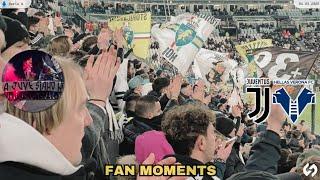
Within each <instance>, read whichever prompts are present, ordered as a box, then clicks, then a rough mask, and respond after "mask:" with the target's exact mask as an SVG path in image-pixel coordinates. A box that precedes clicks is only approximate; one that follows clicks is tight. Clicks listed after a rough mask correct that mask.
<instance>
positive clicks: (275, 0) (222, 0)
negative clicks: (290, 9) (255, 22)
mask: <svg viewBox="0 0 320 180" xmlns="http://www.w3.org/2000/svg"><path fill="white" fill-rule="evenodd" d="M104 1H106V0H104ZM106 2H118V3H148V4H205V5H207V4H211V5H217V4H270V5H272V4H289V3H292V2H293V0H200V1H199V0H121V1H120V0H108V1H106Z"/></svg>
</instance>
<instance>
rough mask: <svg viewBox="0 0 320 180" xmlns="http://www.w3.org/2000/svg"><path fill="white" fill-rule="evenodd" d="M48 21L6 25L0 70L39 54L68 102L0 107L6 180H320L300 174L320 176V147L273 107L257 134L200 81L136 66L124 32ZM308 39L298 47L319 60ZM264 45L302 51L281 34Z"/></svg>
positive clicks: (213, 43) (15, 14) (31, 18)
mask: <svg viewBox="0 0 320 180" xmlns="http://www.w3.org/2000/svg"><path fill="white" fill-rule="evenodd" d="M92 8H97V7H92ZM238 13H240V14H243V13H249V15H250V14H252V13H253V14H256V13H258V12H257V11H255V10H252V11H249V12H243V11H239V12H238ZM50 16H51V14H46V13H45V12H43V11H41V10H40V11H39V10H33V11H31V10H28V11H25V10H17V9H14V10H8V11H2V15H1V16H0V48H1V54H0V63H1V64H0V65H1V66H0V67H1V69H3V67H4V65H5V63H6V62H8V61H9V60H10V59H11V58H12V57H13V56H15V55H16V54H17V53H19V52H22V51H25V50H29V49H39V50H42V51H45V52H48V53H49V54H51V55H53V56H54V57H55V58H56V59H57V61H58V62H59V63H60V64H61V67H62V69H63V72H64V76H65V87H64V92H63V95H62V97H61V98H60V99H59V100H58V102H57V103H56V104H55V105H53V106H52V107H50V108H48V109H46V110H44V111H42V112H39V113H32V112H26V111H22V110H20V109H18V108H16V107H15V106H13V105H11V104H10V103H8V102H6V100H5V98H4V97H1V107H2V108H1V109H3V110H2V111H3V112H1V114H0V179H10V180H15V179H19V180H21V179H33V180H38V179H39V180H40V179H41V180H43V179H54V180H55V179H56V180H58V179H59V180H60V179H65V180H67V179H68V180H70V179H98V180H102V179H141V180H144V179H156V178H159V179H169V177H143V176H139V175H138V176H136V177H135V176H121V177H120V176H116V177H115V176H105V175H104V174H105V165H106V164H123V165H124V164H134V165H136V166H138V165H139V164H159V165H163V164H169V165H170V164H174V163H181V164H183V165H215V167H216V172H217V173H216V175H215V176H213V177H211V176H204V177H203V179H228V180H242V179H243V180H245V179H263V180H269V179H274V180H276V179H283V180H285V179H288V180H289V179H290V180H294V179H313V180H319V179H320V171H318V172H317V174H316V175H315V176H314V177H311V176H306V175H305V174H304V173H303V167H304V166H305V165H306V164H307V163H313V164H316V165H317V166H318V167H319V168H320V146H319V145H320V137H319V136H318V135H316V134H313V133H311V130H310V129H309V128H308V126H307V125H306V124H305V121H300V122H299V124H296V125H294V124H291V123H289V120H286V117H285V115H284V112H283V111H282V109H281V108H280V106H278V105H273V106H272V108H271V113H270V116H269V118H268V119H267V120H266V122H264V123H262V124H259V125H257V124H255V123H254V122H253V121H252V120H250V119H248V117H247V113H248V112H249V111H251V110H252V108H253V107H251V106H250V105H248V104H244V105H237V106H232V107H230V106H229V105H228V98H229V97H228V95H226V94H225V93H224V92H214V91H212V92H207V91H206V89H207V88H206V85H205V83H204V81H203V80H197V81H196V82H195V83H194V84H191V83H188V82H187V81H186V80H185V79H184V78H183V77H182V76H180V75H177V76H175V77H169V76H168V74H166V73H165V72H163V71H161V70H155V69H152V68H151V67H149V66H148V65H147V64H146V63H145V62H142V61H139V60H137V59H135V58H133V59H130V58H129V57H132V56H130V54H131V53H132V49H126V48H125V47H124V43H125V42H124V39H123V36H122V34H123V32H122V31H121V30H116V31H114V32H112V31H111V30H110V29H108V27H102V28H101V29H100V32H99V34H96V35H95V34H93V33H88V32H85V31H83V30H81V29H80V28H78V27H76V26H75V24H72V23H64V22H63V21H62V19H61V17H59V16H54V17H53V18H50ZM311 36H313V35H309V34H305V36H304V37H302V39H301V41H303V42H304V43H305V44H306V47H307V48H308V47H310V46H313V47H312V48H318V49H317V50H319V43H318V41H319V38H317V39H315V38H311ZM317 37H319V35H318V36H317ZM248 38H250V37H241V38H239V39H236V40H235V41H233V40H231V39H230V38H224V37H223V38H221V39H220V40H217V39H216V38H215V37H210V38H209V39H208V41H207V43H206V45H205V48H208V49H212V50H217V51H220V52H229V53H230V52H235V51H234V46H235V43H241V41H247V39H248ZM262 38H272V39H273V41H274V44H275V45H276V46H280V47H283V46H286V44H289V45H290V47H289V48H290V49H296V47H297V46H298V45H297V44H296V43H295V42H296V41H297V39H296V38H295V37H293V36H290V35H288V37H287V36H286V37H285V36H283V35H282V32H271V33H265V34H264V35H263V36H262ZM299 38H300V37H299ZM237 41H238V42H237ZM107 42H108V43H107ZM314 45H316V46H315V47H314ZM158 47H159V44H157V43H156V42H155V43H153V44H152V48H154V49H157V48H158ZM315 50H316V49H315ZM154 58H158V57H154ZM0 72H1V73H2V71H0ZM0 75H1V74H0ZM1 76H2V75H1ZM1 91H2V89H1ZM1 94H2V92H1ZM88 97H89V99H88ZM230 139H233V140H232V141H229V140H230ZM175 178H176V179H183V178H184V177H170V179H175ZM194 178H196V177H194Z"/></svg>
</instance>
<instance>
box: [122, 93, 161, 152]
mask: <svg viewBox="0 0 320 180" xmlns="http://www.w3.org/2000/svg"><path fill="white" fill-rule="evenodd" d="M161 120H162V110H161V106H160V102H159V100H158V98H156V97H154V96H151V95H146V96H142V97H141V98H139V100H138V101H137V103H136V105H135V117H134V119H133V120H131V123H129V124H128V125H127V126H125V127H124V129H123V133H124V141H123V142H122V143H121V144H120V155H127V154H134V143H135V140H136V138H137V136H139V135H140V134H142V133H144V132H146V131H150V130H160V129H161Z"/></svg>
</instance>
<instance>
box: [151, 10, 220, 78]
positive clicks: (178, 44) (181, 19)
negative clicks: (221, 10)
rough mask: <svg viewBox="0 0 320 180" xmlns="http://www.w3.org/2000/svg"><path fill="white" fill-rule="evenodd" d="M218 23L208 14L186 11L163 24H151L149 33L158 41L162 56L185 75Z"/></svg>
mask: <svg viewBox="0 0 320 180" xmlns="http://www.w3.org/2000/svg"><path fill="white" fill-rule="evenodd" d="M219 23H220V20H219V19H216V18H214V17H212V16H209V15H202V14H189V13H186V14H182V15H179V16H177V17H173V18H172V19H171V21H170V22H167V23H165V24H162V25H159V24H157V25H155V26H153V27H152V30H151V33H152V36H153V37H154V38H155V39H156V40H157V41H158V42H159V45H160V48H159V49H160V52H161V55H162V57H164V58H165V59H166V60H167V61H168V62H170V63H171V64H173V65H174V66H175V67H176V68H177V69H178V70H179V72H180V73H181V74H183V75H185V74H186V73H187V71H188V69H189V67H190V65H191V64H192V62H193V60H194V57H195V56H196V54H197V53H198V51H199V50H200V49H201V47H202V46H203V44H204V42H205V41H206V40H207V38H208V37H209V35H210V34H211V32H212V31H213V29H214V27H216V26H217V25H218V24H219Z"/></svg>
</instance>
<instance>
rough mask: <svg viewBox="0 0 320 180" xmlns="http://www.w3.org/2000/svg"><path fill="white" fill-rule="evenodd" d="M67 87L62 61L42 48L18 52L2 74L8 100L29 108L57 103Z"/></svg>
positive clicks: (23, 108) (20, 107) (36, 110)
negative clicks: (58, 60)
mask: <svg viewBox="0 0 320 180" xmlns="http://www.w3.org/2000/svg"><path fill="white" fill-rule="evenodd" d="M63 87H64V76H63V72H62V69H61V67H60V65H59V64H58V62H57V61H56V60H55V59H54V58H53V57H52V56H51V55H49V54H47V53H45V52H42V51H38V50H29V51H24V52H21V53H19V54H17V55H15V56H14V57H13V58H11V59H10V61H9V62H8V63H7V64H6V66H5V68H4V71H3V75H2V89H3V92H4V95H5V96H6V98H7V99H8V101H9V102H10V103H12V104H13V105H14V106H15V107H17V108H19V109H21V110H23V111H28V112H39V111H43V110H45V109H47V108H49V107H51V106H52V105H54V104H55V103H56V102H57V101H58V99H59V98H60V96H61V94H62V92H63Z"/></svg>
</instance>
